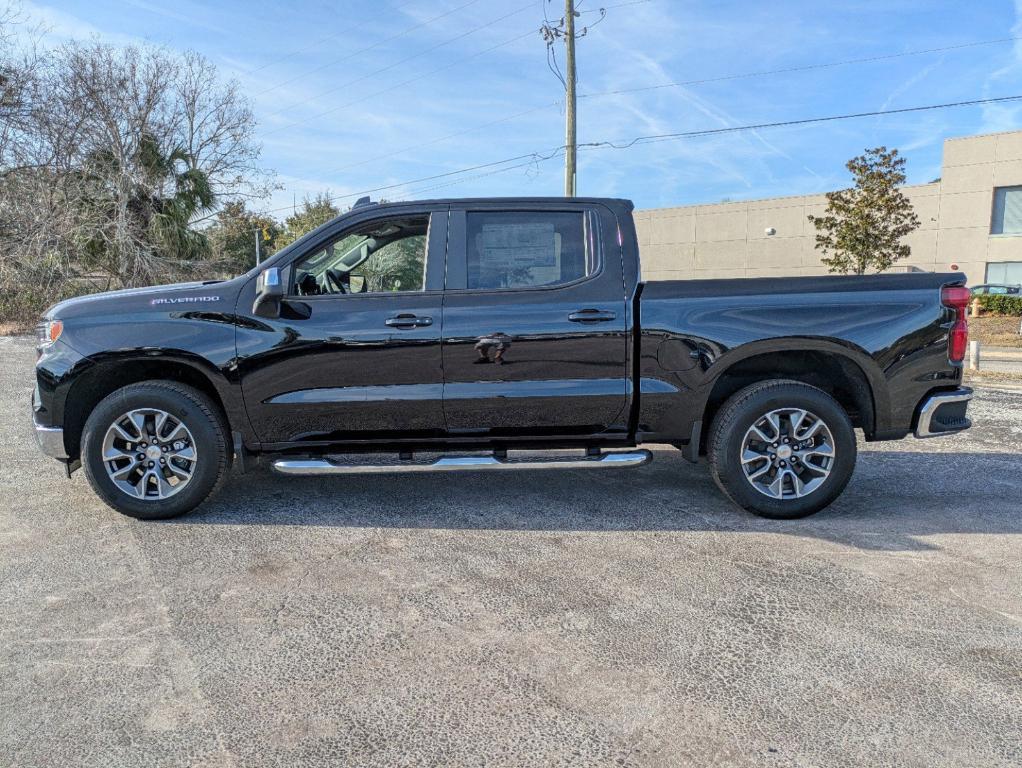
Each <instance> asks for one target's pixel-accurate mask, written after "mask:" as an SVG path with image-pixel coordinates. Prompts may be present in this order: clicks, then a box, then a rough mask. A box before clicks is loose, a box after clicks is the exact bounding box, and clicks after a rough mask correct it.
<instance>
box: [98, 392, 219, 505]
mask: <svg viewBox="0 0 1022 768" xmlns="http://www.w3.org/2000/svg"><path fill="white" fill-rule="evenodd" d="M82 465H83V466H84V468H85V474H86V477H88V479H89V484H90V485H91V486H92V488H93V490H94V491H95V492H96V493H97V495H99V497H100V498H101V499H103V501H105V502H106V503H107V504H108V505H109V506H111V507H113V508H114V509H116V510H117V511H118V512H121V513H122V514H125V515H128V516H130V517H136V518H139V519H141V520H161V519H165V518H169V517H176V516H177V515H182V514H184V513H186V512H189V511H191V510H192V509H194V508H195V507H197V506H198V505H199V504H201V503H202V502H203V501H205V500H206V499H207V498H208V497H209V496H211V495H212V494H213V493H214V492H215V491H216V490H217V489H218V487H219V486H220V484H221V483H222V482H223V480H224V478H225V477H226V475H227V470H228V467H229V465H230V454H229V453H228V450H227V427H226V425H225V424H224V419H223V417H222V416H221V415H220V411H219V409H218V408H217V407H216V405H215V404H214V403H213V402H212V401H210V399H209V398H208V397H207V396H206V395H205V394H203V393H202V392H199V391H198V390H196V389H193V388H192V387H188V386H185V385H183V384H179V383H177V382H174V381H148V382H143V383H140V384H131V385H129V386H126V387H122V388H121V389H118V390H117V391H115V392H113V393H111V394H110V395H108V396H107V397H106V398H104V399H103V400H102V401H101V402H100V403H99V405H97V406H96V408H95V409H94V410H93V411H92V413H91V414H90V415H89V418H88V420H87V421H86V423H85V430H84V432H83V434H82Z"/></svg>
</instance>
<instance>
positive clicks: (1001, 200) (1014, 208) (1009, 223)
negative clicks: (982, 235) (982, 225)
mask: <svg viewBox="0 0 1022 768" xmlns="http://www.w3.org/2000/svg"><path fill="white" fill-rule="evenodd" d="M990 234H992V235H1022V187H997V188H996V189H994V218H993V222H992V223H991V225H990Z"/></svg>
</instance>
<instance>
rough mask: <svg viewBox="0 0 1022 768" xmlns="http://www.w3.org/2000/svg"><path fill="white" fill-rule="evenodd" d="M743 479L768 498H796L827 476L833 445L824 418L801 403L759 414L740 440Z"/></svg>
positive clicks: (832, 460)
mask: <svg viewBox="0 0 1022 768" xmlns="http://www.w3.org/2000/svg"><path fill="white" fill-rule="evenodd" d="M740 450H741V463H742V471H743V474H744V475H745V479H746V480H747V481H748V482H749V483H750V484H751V485H752V487H753V488H755V489H756V490H757V491H759V492H760V493H762V494H764V495H765V496H769V497H770V498H772V499H799V498H802V497H804V496H808V495H809V494H811V493H813V492H815V491H817V490H819V488H820V487H821V486H822V485H823V484H824V483H825V482H826V480H827V478H828V477H830V473H831V470H832V469H833V467H834V459H835V456H836V451H835V447H834V436H833V435H832V434H831V431H830V428H829V427H828V426H827V424H826V423H825V422H824V421H823V419H821V418H820V417H819V416H817V415H816V414H815V413H812V412H811V411H807V410H805V409H803V408H777V409H775V410H772V411H770V412H768V413H765V414H763V415H762V416H760V417H759V418H758V419H756V421H754V422H753V423H752V426H751V427H749V429H748V430H747V431H746V433H745V437H744V438H743V439H742V445H741V449H740Z"/></svg>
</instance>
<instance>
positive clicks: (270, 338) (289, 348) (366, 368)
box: [238, 211, 447, 444]
mask: <svg viewBox="0 0 1022 768" xmlns="http://www.w3.org/2000/svg"><path fill="white" fill-rule="evenodd" d="M446 234H447V215H446V211H442V212H434V213H433V215H432V217H431V220H430V225H429V234H428V247H427V254H426V277H425V280H426V287H427V288H436V289H439V287H440V285H439V284H434V285H431V284H430V283H431V282H432V281H435V280H436V279H437V278H439V280H442V262H443V259H444V252H445V249H446ZM317 247H318V246H317ZM313 251H314V249H311V248H310V251H309V252H310V253H311V252H313ZM301 258H302V257H299V258H297V259H296V260H295V261H296V263H297V262H299V261H301ZM437 260H439V261H440V264H441V269H440V270H437V269H436V268H435V264H434V262H435V261H437ZM367 264H368V262H367ZM431 274H432V275H435V276H436V278H432V279H431V277H430V275H431ZM387 279H391V278H386V276H384V277H379V275H377V274H369V275H367V277H366V282H370V281H376V283H377V284H380V285H382V284H385V283H386V280H387ZM391 281H392V283H393V279H391ZM290 301H291V303H292V304H293V305H294V306H295V308H296V309H297V310H298V311H297V312H291V313H290V314H291V315H292V316H293V317H294V316H301V315H303V314H305V313H306V312H307V314H308V317H304V318H301V319H286V318H284V317H282V318H280V319H272V320H266V319H264V318H253V319H252V321H251V322H249V323H242V324H241V325H240V327H239V335H238V352H239V360H241V361H242V363H241V366H240V369H241V374H242V388H243V391H244V395H245V403H246V407H247V409H248V412H249V416H250V418H251V420H252V424H253V427H254V428H255V431H256V433H257V434H258V435H259V439H260V440H261V441H262V442H263V443H266V444H281V443H299V442H316V443H331V442H349V441H362V440H382V439H389V438H398V437H402V438H408V437H426V438H428V437H440V436H442V435H443V434H444V432H445V427H446V425H445V422H444V414H443V405H442V393H443V370H442V366H441V350H440V334H441V329H442V292H441V291H440V290H426V291H395V292H381V293H364V294H358V293H355V294H346V295H330V296H325V295H320V296H317V295H309V296H304V295H302V296H295V297H293V298H292V299H291V300H290Z"/></svg>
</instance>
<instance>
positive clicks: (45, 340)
mask: <svg viewBox="0 0 1022 768" xmlns="http://www.w3.org/2000/svg"><path fill="white" fill-rule="evenodd" d="M63 332H64V322H63V321H62V320H47V321H46V322H43V323H39V325H37V326H36V327H35V341H36V344H35V346H36V349H37V350H40V351H41V350H43V349H46V347H48V346H50V345H51V344H53V342H55V341H56V340H57V339H59V338H60V334H62V333H63Z"/></svg>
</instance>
